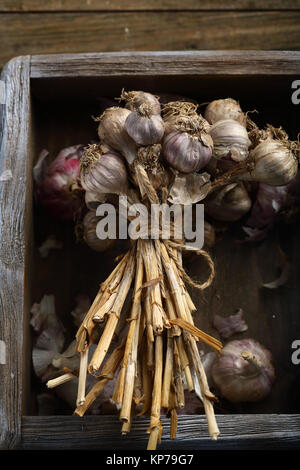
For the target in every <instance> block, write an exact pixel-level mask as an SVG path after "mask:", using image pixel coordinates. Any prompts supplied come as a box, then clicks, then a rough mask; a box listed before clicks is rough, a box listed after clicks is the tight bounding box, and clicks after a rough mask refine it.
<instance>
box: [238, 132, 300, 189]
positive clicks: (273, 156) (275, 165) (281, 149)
mask: <svg viewBox="0 0 300 470" xmlns="http://www.w3.org/2000/svg"><path fill="white" fill-rule="evenodd" d="M249 157H250V161H252V162H253V163H254V168H253V170H251V171H249V172H247V173H244V174H242V175H240V176H239V178H240V179H241V180H245V181H259V182H260V183H266V184H269V185H271V186H283V185H285V184H288V183H289V182H290V181H292V179H293V178H294V177H295V176H296V174H297V171H298V161H297V159H296V157H295V155H294V154H293V151H292V149H291V148H290V147H289V144H288V142H286V141H280V140H275V139H266V140H263V141H262V142H261V143H260V144H258V145H257V146H256V147H255V148H254V149H253V150H251V152H250V155H249Z"/></svg>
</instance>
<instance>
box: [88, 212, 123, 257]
mask: <svg viewBox="0 0 300 470" xmlns="http://www.w3.org/2000/svg"><path fill="white" fill-rule="evenodd" d="M100 219H101V217H98V216H97V215H96V213H95V211H89V212H87V213H86V215H85V216H84V219H83V239H84V241H85V243H86V244H87V245H88V246H89V247H90V248H91V249H92V250H95V251H105V250H109V249H110V248H112V247H113V245H114V244H115V240H114V239H110V238H105V239H104V240H102V239H100V238H99V237H98V235H97V232H96V228H97V224H98V222H99V220H100Z"/></svg>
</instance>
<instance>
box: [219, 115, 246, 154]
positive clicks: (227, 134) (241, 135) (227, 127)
mask: <svg viewBox="0 0 300 470" xmlns="http://www.w3.org/2000/svg"><path fill="white" fill-rule="evenodd" d="M210 135H211V137H212V139H213V143H214V150H213V156H214V157H215V158H216V159H220V158H224V157H228V156H230V158H231V159H232V160H234V161H236V162H240V161H243V160H245V159H246V158H247V157H248V149H249V146H250V143H251V142H250V140H249V138H248V134H247V130H246V128H245V127H244V126H242V124H240V123H239V122H237V121H234V120H233V119H224V120H222V121H217V122H216V123H215V124H213V125H212V126H211V129H210Z"/></svg>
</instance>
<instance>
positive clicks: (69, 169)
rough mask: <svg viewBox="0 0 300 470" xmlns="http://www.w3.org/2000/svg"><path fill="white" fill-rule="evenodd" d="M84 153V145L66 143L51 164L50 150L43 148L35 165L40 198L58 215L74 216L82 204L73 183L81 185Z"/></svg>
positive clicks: (58, 216) (67, 218) (56, 216)
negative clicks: (81, 164) (81, 163)
mask: <svg viewBox="0 0 300 470" xmlns="http://www.w3.org/2000/svg"><path fill="white" fill-rule="evenodd" d="M82 153H83V146H82V145H73V146H71V147H67V148H65V149H63V150H61V151H60V152H59V153H58V155H57V157H56V158H55V160H53V162H52V163H50V165H49V166H48V165H47V161H46V159H47V156H48V152H47V151H45V150H43V151H42V152H41V154H40V156H39V160H38V162H37V164H36V165H35V167H34V169H33V174H34V180H35V183H36V191H35V194H36V197H37V200H38V201H39V202H40V203H41V204H42V206H43V207H44V208H45V209H46V210H47V212H49V214H51V216H52V217H54V218H56V219H60V220H69V219H72V218H73V217H74V214H75V213H76V211H77V210H78V209H79V207H80V205H81V199H80V197H78V193H76V191H74V187H75V189H77V188H78V186H77V179H78V177H79V170H80V159H81V156H82Z"/></svg>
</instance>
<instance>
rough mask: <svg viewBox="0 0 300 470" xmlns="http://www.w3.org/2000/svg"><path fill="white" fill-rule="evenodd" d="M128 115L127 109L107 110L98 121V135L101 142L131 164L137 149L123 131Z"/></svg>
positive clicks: (115, 108)
mask: <svg viewBox="0 0 300 470" xmlns="http://www.w3.org/2000/svg"><path fill="white" fill-rule="evenodd" d="M129 114H131V113H130V111H129V110H128V109H125V108H119V107H118V106H113V107H112V108H107V109H106V110H105V111H104V113H103V114H102V115H101V116H100V118H99V119H98V120H99V121H100V122H99V126H98V135H99V138H100V140H101V141H102V142H104V143H105V144H107V145H109V146H110V147H111V148H113V149H115V150H118V151H119V152H120V153H121V154H122V155H124V157H125V158H126V160H127V162H128V163H129V164H131V163H133V161H134V160H135V158H136V150H137V147H136V143H135V142H134V140H132V138H131V137H130V136H129V135H128V133H127V132H126V129H125V121H126V119H127V117H128V116H129Z"/></svg>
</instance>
